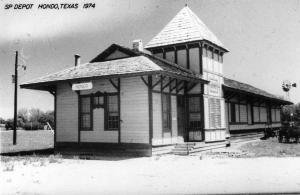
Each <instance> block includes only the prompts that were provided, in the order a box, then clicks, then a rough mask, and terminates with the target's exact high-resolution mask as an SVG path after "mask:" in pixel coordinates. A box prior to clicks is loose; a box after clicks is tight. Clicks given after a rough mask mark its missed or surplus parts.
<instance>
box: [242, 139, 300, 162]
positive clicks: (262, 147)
mask: <svg viewBox="0 0 300 195" xmlns="http://www.w3.org/2000/svg"><path fill="white" fill-rule="evenodd" d="M239 149H240V150H242V151H243V152H246V153H247V154H248V155H249V156H253V157H286V156H300V143H279V142H278V139H277V138H270V139H267V140H260V141H257V142H249V143H246V144H244V145H242V146H240V148H239Z"/></svg>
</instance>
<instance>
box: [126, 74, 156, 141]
mask: <svg viewBox="0 0 300 195" xmlns="http://www.w3.org/2000/svg"><path fill="white" fill-rule="evenodd" d="M148 110H149V108H148V88H147V86H146V85H145V84H144V83H143V81H142V80H141V78H139V77H133V78H124V79H121V120H122V122H121V142H122V143H149V113H148ZM153 116H154V115H153Z"/></svg>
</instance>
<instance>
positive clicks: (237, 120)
mask: <svg viewBox="0 0 300 195" xmlns="http://www.w3.org/2000/svg"><path fill="white" fill-rule="evenodd" d="M228 103H229V109H230V121H229V124H230V125H235V124H236V125H238V124H248V122H249V119H248V118H249V116H248V105H247V103H240V102H228ZM241 105H243V106H246V115H247V116H246V121H243V122H241V108H240V106H241ZM236 107H237V108H236ZM232 108H234V112H232V111H233V109H232ZM236 110H238V118H237V116H236ZM233 118H234V121H233V120H232V119H233Z"/></svg>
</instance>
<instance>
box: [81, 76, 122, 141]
mask: <svg viewBox="0 0 300 195" xmlns="http://www.w3.org/2000/svg"><path fill="white" fill-rule="evenodd" d="M113 81H114V82H115V83H117V82H116V80H113ZM98 91H100V92H102V93H104V92H106V93H115V92H117V90H116V88H115V87H114V86H113V85H112V84H111V83H110V82H109V80H107V79H101V80H94V81H93V88H92V89H90V90H82V91H81V92H80V94H81V95H85V94H91V93H96V92H98ZM92 124H93V128H92V131H80V141H81V142H98V143H117V142H118V131H104V109H103V108H98V109H93V123H92Z"/></svg>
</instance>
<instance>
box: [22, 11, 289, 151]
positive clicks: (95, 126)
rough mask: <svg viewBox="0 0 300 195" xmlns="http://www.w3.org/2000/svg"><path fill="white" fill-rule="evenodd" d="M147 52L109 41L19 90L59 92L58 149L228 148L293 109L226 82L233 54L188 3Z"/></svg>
mask: <svg viewBox="0 0 300 195" xmlns="http://www.w3.org/2000/svg"><path fill="white" fill-rule="evenodd" d="M145 49H147V50H148V51H150V52H151V54H147V53H145V52H143V46H142V42H141V41H140V40H135V41H134V43H133V49H129V48H125V47H122V46H120V45H117V44H112V45H111V46H110V47H108V48H107V49H106V50H104V51H103V52H102V53H100V54H99V55H98V56H96V57H95V58H94V59H92V60H91V61H90V62H89V63H84V64H80V62H79V56H76V63H75V66H74V67H71V68H68V69H66V70H63V71H60V72H57V73H54V74H50V75H47V76H43V77H40V78H38V79H35V80H32V81H29V82H27V83H23V84H22V85H21V87H22V88H27V89H36V90H45V91H49V92H50V93H52V94H53V95H54V97H55V120H56V127H55V149H56V150H57V151H67V150H73V151H74V150H75V151H87V152H97V151H102V150H103V149H108V150H118V151H127V152H129V151H134V152H137V153H140V154H142V155H152V154H154V153H164V152H170V151H174V152H177V153H180V152H183V153H185V152H187V151H185V150H181V149H180V147H182V146H190V145H189V144H190V143H191V145H193V144H194V143H198V149H199V148H201V147H206V146H211V143H214V142H218V143H220V145H224V146H225V144H226V141H228V138H229V137H230V134H235V133H248V132H258V131H263V130H264V129H265V128H266V127H268V128H271V127H272V128H275V127H277V128H278V127H280V125H281V123H280V106H281V105H285V104H291V102H288V101H286V100H284V99H281V98H278V97H276V96H274V95H272V94H269V93H267V92H265V91H263V90H260V89H258V88H255V87H253V86H250V85H248V84H245V83H241V82H238V81H234V80H231V79H228V78H225V77H224V75H223V56H224V54H226V53H227V52H228V50H227V49H226V48H225V46H224V45H223V44H222V43H221V41H220V40H219V39H218V38H217V37H216V36H215V35H214V34H213V33H212V32H211V31H210V30H209V29H208V27H207V26H206V25H205V24H204V23H203V22H202V21H201V20H200V19H199V18H198V17H197V16H196V15H195V14H194V13H193V12H192V11H191V10H190V9H189V8H188V7H187V6H186V7H184V8H183V9H182V10H181V11H180V12H179V13H178V14H177V15H176V16H175V17H174V18H173V19H172V20H171V21H170V22H169V23H168V24H167V26H165V27H164V28H163V29H162V31H161V32H159V33H158V34H157V35H156V36H155V37H154V38H153V39H152V40H151V41H150V42H149V43H148V44H147V45H146V46H145ZM72 88H73V90H72ZM185 143H188V144H185ZM176 144H177V146H179V148H175V145H176ZM194 145H196V144H194ZM174 148H175V149H174ZM186 148H187V150H189V149H190V148H189V147H186Z"/></svg>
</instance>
